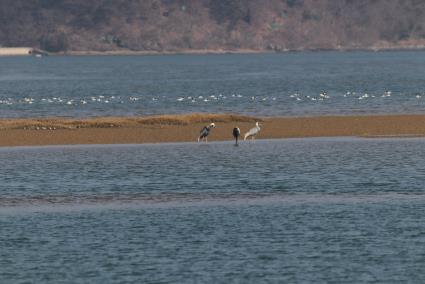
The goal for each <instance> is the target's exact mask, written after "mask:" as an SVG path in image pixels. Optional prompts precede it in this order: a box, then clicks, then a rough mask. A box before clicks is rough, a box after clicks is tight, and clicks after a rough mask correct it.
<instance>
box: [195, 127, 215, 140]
mask: <svg viewBox="0 0 425 284" xmlns="http://www.w3.org/2000/svg"><path fill="white" fill-rule="evenodd" d="M212 128H215V124H214V123H211V124H210V125H208V126H204V128H202V130H201V131H200V135H199V137H198V142H199V141H200V140H201V139H202V140H204V141H205V142H208V138H207V136H208V135H209V134H210V131H211V129H212Z"/></svg>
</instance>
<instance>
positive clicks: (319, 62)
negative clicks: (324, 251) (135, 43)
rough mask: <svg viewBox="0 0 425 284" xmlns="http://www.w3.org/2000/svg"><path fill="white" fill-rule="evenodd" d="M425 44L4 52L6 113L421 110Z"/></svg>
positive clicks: (1, 103)
mask: <svg viewBox="0 0 425 284" xmlns="http://www.w3.org/2000/svg"><path fill="white" fill-rule="evenodd" d="M424 73H425V52H424V51H417V52H379V53H376V52H349V53H341V52H317V53H286V54H256V55H252V54H250V55H167V56H136V57H134V56H114V57H102V56H97V57H96V56H81V57H61V56H55V57H43V58H41V59H40V58H33V57H12V58H0V117H40V116H44V117H46V116H66V117H89V116H99V115H100V116H104V115H114V116H116V115H124V116H131V115H150V114H163V113H187V112H234V113H241V114H248V115H279V116H293V115H296V116H302V115H329V114H365V113H366V114H369V113H424V107H425V85H424V80H423V74H424Z"/></svg>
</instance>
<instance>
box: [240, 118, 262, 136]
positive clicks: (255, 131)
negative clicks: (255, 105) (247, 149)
mask: <svg viewBox="0 0 425 284" xmlns="http://www.w3.org/2000/svg"><path fill="white" fill-rule="evenodd" d="M260 130H261V128H260V124H259V123H258V121H257V122H256V123H255V127H253V128H251V129H250V130H249V131H248V132H247V133H245V136H244V139H243V140H246V139H247V138H248V137H251V139H252V140H254V139H255V136H256V135H257V134H258V133H259V132H260Z"/></svg>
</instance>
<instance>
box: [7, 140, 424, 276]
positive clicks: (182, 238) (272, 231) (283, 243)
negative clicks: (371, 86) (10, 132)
mask: <svg viewBox="0 0 425 284" xmlns="http://www.w3.org/2000/svg"><path fill="white" fill-rule="evenodd" d="M424 147H425V139H359V138H332V139H331V138H321V139H288V140H270V141H267V140H265V141H256V142H255V143H243V144H241V146H240V147H234V146H233V145H232V144H231V143H228V142H220V143H210V144H208V145H198V144H196V143H185V144H161V145H154V144H152V145H149V144H147V145H116V146H72V147H70V146H68V147H62V146H61V147H59V146H58V147H31V148H25V147H16V148H1V149H0V159H1V161H4V162H3V166H2V171H1V172H0V196H1V197H0V226H1V233H0V247H1V249H0V282H2V283H3V282H9V283H28V282H36V283H37V282H43V283H58V282H59V283H61V282H62V283H88V282H90V283H101V282H105V281H106V282H108V283H110V282H112V283H126V282H134V283H140V282H143V283H180V282H183V283H184V282H187V283H199V282H201V283H205V282H210V283H228V282H235V283H240V282H243V283H258V282H271V283H282V282H313V283H359V282H361V283H372V282H374V283H376V282H378V283H400V282H409V283H423V282H424V280H425V273H424V272H423V263H424V261H425V253H424V252H423V247H424V245H425V225H424V222H423V215H424V209H425V191H424V185H425V183H424V181H423V176H424V173H425V163H424V161H425V154H424V151H423V148H424ZM5 161H7V162H5Z"/></svg>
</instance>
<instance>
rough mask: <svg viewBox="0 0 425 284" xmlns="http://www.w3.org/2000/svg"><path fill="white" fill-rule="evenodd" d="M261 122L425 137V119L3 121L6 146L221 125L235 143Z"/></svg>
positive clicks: (335, 133) (264, 132) (300, 129)
mask: <svg viewBox="0 0 425 284" xmlns="http://www.w3.org/2000/svg"><path fill="white" fill-rule="evenodd" d="M256 121H260V124H261V128H262V129H261V131H260V133H259V134H258V136H257V139H282V138H303V137H343V136H357V137H415V136H425V115H376V116H375V115H364V116H317V117H250V116H241V115H230V114H188V115H161V116H149V117H100V118H88V119H64V118H45V119H3V120H0V146H39V145H75V144H141V143H168V142H194V141H196V139H197V136H198V134H199V131H200V130H201V129H202V127H203V126H205V125H207V124H208V123H210V122H215V123H216V126H217V127H216V128H215V129H213V130H212V132H211V134H210V135H209V137H208V140H209V141H226V140H232V139H233V137H232V135H231V133H232V129H233V128H234V127H235V126H238V127H239V128H240V129H241V132H242V135H243V133H245V132H246V131H248V130H249V129H250V128H251V127H253V126H254V125H255V122H256Z"/></svg>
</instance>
